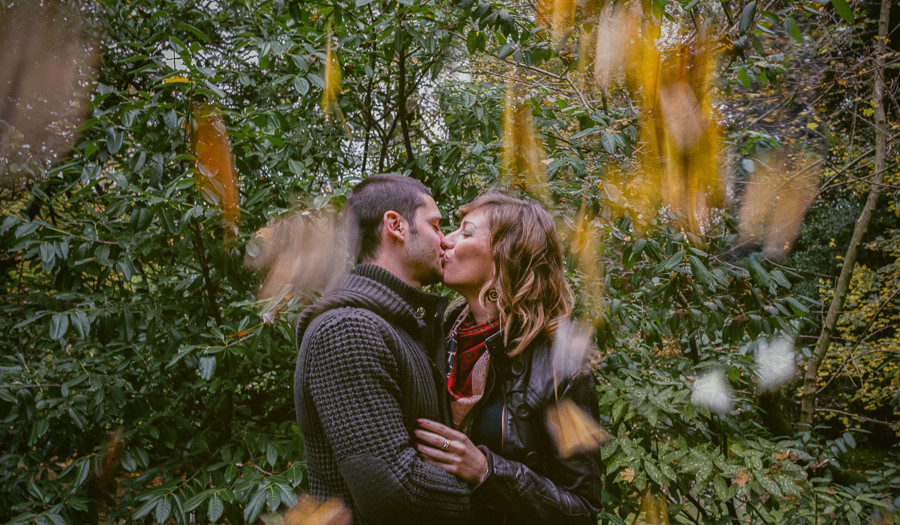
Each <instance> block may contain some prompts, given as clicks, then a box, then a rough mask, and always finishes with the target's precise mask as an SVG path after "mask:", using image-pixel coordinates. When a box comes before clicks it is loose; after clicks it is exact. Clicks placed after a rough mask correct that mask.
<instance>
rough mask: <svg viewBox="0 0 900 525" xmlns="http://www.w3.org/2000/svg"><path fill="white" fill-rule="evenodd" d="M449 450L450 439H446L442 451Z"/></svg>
mask: <svg viewBox="0 0 900 525" xmlns="http://www.w3.org/2000/svg"><path fill="white" fill-rule="evenodd" d="M448 448H450V440H449V439H445V440H444V446H442V447H441V450H447V449H448Z"/></svg>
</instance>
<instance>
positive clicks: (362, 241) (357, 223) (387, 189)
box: [347, 173, 431, 262]
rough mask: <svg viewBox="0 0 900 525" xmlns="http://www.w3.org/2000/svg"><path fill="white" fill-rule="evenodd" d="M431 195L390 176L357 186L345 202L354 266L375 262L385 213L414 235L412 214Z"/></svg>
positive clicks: (421, 187)
mask: <svg viewBox="0 0 900 525" xmlns="http://www.w3.org/2000/svg"><path fill="white" fill-rule="evenodd" d="M423 195H428V196H430V195H431V192H430V191H429V190H428V188H427V187H425V185H424V184H422V183H421V182H419V181H417V180H416V179H413V178H410V177H404V176H402V175H397V174H393V173H382V174H379V175H373V176H371V177H369V178H368V179H366V180H364V181H362V182H360V183H359V184H357V185H356V188H354V189H353V193H352V194H351V195H350V199H348V200H347V225H348V228H347V229H348V231H347V233H348V240H349V242H350V249H351V254H352V255H354V256H355V257H354V258H355V259H356V261H357V262H367V261H371V260H372V259H374V258H375V256H376V255H377V253H378V248H379V247H380V246H381V235H380V232H381V227H382V218H383V217H384V214H385V213H387V212H388V211H392V210H393V211H395V212H397V213H399V214H400V215H402V216H403V218H404V219H406V220H407V221H408V222H409V224H410V229H412V230H413V231H412V232H411V233H415V229H414V228H415V226H414V225H415V220H416V210H417V209H418V208H419V207H420V206H424V205H425V200H424V199H423V198H422V196H423Z"/></svg>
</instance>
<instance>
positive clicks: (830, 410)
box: [816, 407, 898, 428]
mask: <svg viewBox="0 0 900 525" xmlns="http://www.w3.org/2000/svg"><path fill="white" fill-rule="evenodd" d="M816 412H834V413H836V414H841V415H843V416H847V417H852V418H855V419H862V420H863V421H868V422H869V423H876V424H878V425H884V426H886V427H889V428H894V427H896V426H898V423H891V422H888V421H881V420H879V419H872V418H870V417H866V416H863V415H860V414H852V413H850V412H844V411H843V410H838V409H836V408H822V407H816Z"/></svg>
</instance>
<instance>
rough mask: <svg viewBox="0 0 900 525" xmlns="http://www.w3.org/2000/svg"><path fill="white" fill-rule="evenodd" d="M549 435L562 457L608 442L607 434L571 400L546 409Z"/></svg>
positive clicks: (565, 400)
mask: <svg viewBox="0 0 900 525" xmlns="http://www.w3.org/2000/svg"><path fill="white" fill-rule="evenodd" d="M547 422H548V423H549V427H550V434H551V435H552V436H553V439H554V441H555V442H556V447H557V449H558V450H559V453H560V455H561V456H562V457H564V458H566V457H569V456H572V455H573V454H575V453H578V452H584V451H588V450H593V449H596V448H598V447H600V446H601V445H603V444H604V443H606V442H607V441H609V439H610V436H609V432H607V431H606V430H604V429H603V427H601V426H600V424H599V423H597V422H596V421H594V420H593V419H592V418H591V416H589V415H588V414H587V413H586V412H585V411H584V410H582V409H581V408H579V407H578V405H576V404H575V402H573V401H572V400H571V399H563V400H562V401H560V402H559V403H558V404H557V405H556V406H552V407H550V408H548V409H547Z"/></svg>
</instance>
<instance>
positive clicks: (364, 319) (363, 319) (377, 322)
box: [306, 306, 387, 337]
mask: <svg viewBox="0 0 900 525" xmlns="http://www.w3.org/2000/svg"><path fill="white" fill-rule="evenodd" d="M385 324H387V321H386V320H385V319H384V317H382V316H380V315H378V314H377V313H375V312H373V311H372V310H369V309H368V308H364V307H361V306H339V307H336V308H330V309H328V310H326V311H324V312H322V313H320V314H318V315H317V316H316V317H315V318H314V319H313V320H312V322H310V323H309V328H308V329H307V331H306V336H307V337H309V336H311V335H312V334H313V333H317V332H320V331H323V330H334V329H336V328H337V329H340V328H351V327H353V328H358V327H368V328H371V329H372V330H378V329H379V327H380V326H382V325H385Z"/></svg>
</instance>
